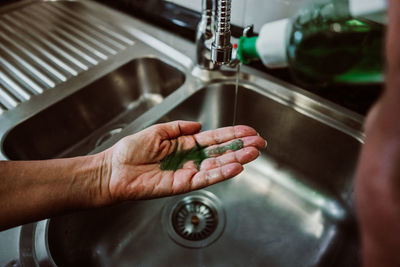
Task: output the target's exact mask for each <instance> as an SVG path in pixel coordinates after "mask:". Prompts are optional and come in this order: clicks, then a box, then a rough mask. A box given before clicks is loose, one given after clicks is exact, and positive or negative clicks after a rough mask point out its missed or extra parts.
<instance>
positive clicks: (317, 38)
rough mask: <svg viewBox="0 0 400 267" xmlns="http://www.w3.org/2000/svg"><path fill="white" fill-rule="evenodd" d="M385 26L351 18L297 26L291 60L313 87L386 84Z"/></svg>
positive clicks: (295, 71) (295, 70)
mask: <svg viewBox="0 0 400 267" xmlns="http://www.w3.org/2000/svg"><path fill="white" fill-rule="evenodd" d="M384 32H385V28H384V26H383V25H380V24H377V23H374V22H369V21H362V20H358V19H354V18H347V19H343V20H340V21H337V20H334V21H326V20H320V21H318V20H316V21H311V22H307V23H305V24H300V23H299V22H295V23H294V24H293V28H292V32H291V35H290V36H291V38H290V39H289V45H288V51H287V54H288V59H289V61H290V65H291V67H292V72H293V74H294V76H295V77H297V78H298V79H299V81H301V82H303V83H305V84H310V85H324V84H327V83H329V84H370V83H381V82H383V79H384V78H383V69H384V53H383V51H384V48H383V40H384Z"/></svg>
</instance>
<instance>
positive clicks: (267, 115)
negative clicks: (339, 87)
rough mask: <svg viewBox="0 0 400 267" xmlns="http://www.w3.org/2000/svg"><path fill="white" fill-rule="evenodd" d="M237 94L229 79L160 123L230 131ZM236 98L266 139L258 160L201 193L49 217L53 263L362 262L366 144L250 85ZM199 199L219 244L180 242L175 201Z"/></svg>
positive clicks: (245, 120) (243, 119)
mask: <svg viewBox="0 0 400 267" xmlns="http://www.w3.org/2000/svg"><path fill="white" fill-rule="evenodd" d="M234 92H235V90H234V84H232V83H231V82H217V83H213V84H210V85H208V86H206V87H204V88H202V89H199V90H198V91H197V92H196V93H195V94H193V95H192V96H190V97H188V98H187V99H186V100H184V101H183V102H182V103H181V104H180V105H178V106H177V107H175V108H174V109H173V110H172V111H170V112H168V113H167V114H165V115H164V116H162V118H161V119H160V122H162V121H170V120H177V119H185V120H195V121H200V122H202V123H203V126H204V128H205V129H212V128H216V127H222V126H227V125H231V124H232V118H233V116H232V115H233V102H234ZM238 96H239V97H238V111H237V116H238V123H240V124H248V125H251V126H253V127H255V128H256V129H257V130H258V131H259V132H260V134H261V135H262V136H263V137H265V138H266V139H267V140H268V141H269V148H268V150H266V151H265V152H264V153H263V154H262V155H261V157H260V158H259V159H258V160H256V161H255V162H253V163H251V164H249V165H248V166H246V168H245V171H244V172H243V173H242V174H241V175H240V176H239V177H237V178H235V179H233V180H231V181H227V182H224V183H222V184H218V185H215V186H212V187H209V188H207V189H205V190H202V191H200V192H193V193H190V194H187V195H183V196H177V197H170V198H165V199H159V200H152V201H141V202H130V203H126V204H123V205H120V206H117V207H111V208H105V209H99V210H92V211H88V212H80V213H76V214H72V215H67V216H63V217H59V218H55V219H51V220H50V221H49V223H48V226H47V227H48V232H47V233H48V237H47V238H48V246H49V251H50V254H51V256H52V259H53V260H54V262H55V263H56V264H57V265H59V266H132V265H133V266H357V260H358V259H357V233H356V230H355V229H356V228H355V225H354V218H353V216H354V213H353V210H352V207H351V196H352V174H353V170H354V166H355V163H356V159H357V154H358V151H359V148H360V142H359V141H358V140H357V139H356V138H354V137H352V136H350V135H348V134H346V133H343V132H342V131H339V130H337V129H335V128H333V127H330V126H329V125H327V124H324V123H322V122H319V121H317V120H315V119H312V118H310V117H309V116H306V115H304V114H302V113H301V112H298V111H296V109H294V108H293V106H291V105H287V104H288V103H286V104H284V103H282V102H281V103H280V102H279V101H276V99H273V98H271V96H269V95H268V93H266V92H263V90H261V88H257V87H256V86H254V85H241V86H240V88H239V95H238ZM199 195H200V196H202V195H205V198H204V199H203V200H200V202H201V203H204V204H205V205H206V206H207V205H208V206H209V207H211V209H212V207H213V206H214V207H215V208H214V209H215V210H216V212H215V213H214V214H212V219H213V220H215V221H216V222H215V223H216V226H219V227H221V229H222V230H219V231H220V233H219V234H218V236H217V237H214V239H213V240H207V238H208V236H203V237H198V238H199V239H196V238H192V239H190V238H189V237H185V236H180V235H179V228H178V227H174V225H175V224H176V223H177V222H175V220H177V218H175V217H174V216H173V215H171V214H172V213H173V212H175V209H176V208H177V206H178V207H179V205H177V203H179V202H180V201H182V200H183V199H185V198H188V197H189V198H190V197H198V196H199ZM210 195H211V196H212V197H210ZM188 203H189V204H190V203H191V202H190V200H189V202H187V203H186V204H185V205H189V204H188ZM220 224H222V225H220ZM214 231H216V230H214Z"/></svg>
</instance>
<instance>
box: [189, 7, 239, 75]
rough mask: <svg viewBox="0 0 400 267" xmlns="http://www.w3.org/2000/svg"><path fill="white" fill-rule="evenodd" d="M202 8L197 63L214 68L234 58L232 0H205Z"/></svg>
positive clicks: (198, 32)
mask: <svg viewBox="0 0 400 267" xmlns="http://www.w3.org/2000/svg"><path fill="white" fill-rule="evenodd" d="M202 10H203V11H202V18H201V21H200V23H199V26H198V28H197V36H196V47H197V63H198V65H199V66H200V67H202V68H204V69H209V70H213V69H217V68H219V66H221V65H223V64H229V63H230V62H231V59H232V43H231V0H203V3H202ZM216 11H217V12H216ZM216 13H217V14H216Z"/></svg>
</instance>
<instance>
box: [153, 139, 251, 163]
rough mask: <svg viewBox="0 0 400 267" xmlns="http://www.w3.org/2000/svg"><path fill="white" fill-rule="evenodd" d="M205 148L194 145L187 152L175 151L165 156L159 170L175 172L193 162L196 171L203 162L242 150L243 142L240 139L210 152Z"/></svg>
mask: <svg viewBox="0 0 400 267" xmlns="http://www.w3.org/2000/svg"><path fill="white" fill-rule="evenodd" d="M206 148H207V147H206V146H200V145H199V144H197V143H196V146H195V147H193V148H191V149H188V150H179V151H178V150H177V149H176V150H175V151H174V152H172V153H171V154H170V155H168V156H166V157H165V158H164V159H163V160H161V162H160V168H161V170H164V171H176V170H178V169H182V168H183V165H185V163H186V162H188V161H193V162H194V164H195V165H196V167H197V169H200V165H201V163H202V162H203V160H205V159H207V158H210V157H215V156H218V155H221V154H223V153H225V152H227V151H229V150H232V151H237V150H239V149H241V148H243V141H242V140H240V139H237V140H234V141H233V142H232V143H230V144H229V145H226V146H219V147H217V148H213V149H210V150H208V151H207V150H206Z"/></svg>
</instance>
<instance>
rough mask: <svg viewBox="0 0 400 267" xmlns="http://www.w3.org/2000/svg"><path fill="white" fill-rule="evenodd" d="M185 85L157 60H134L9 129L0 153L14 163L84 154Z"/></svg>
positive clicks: (182, 77) (182, 78)
mask: <svg viewBox="0 0 400 267" xmlns="http://www.w3.org/2000/svg"><path fill="white" fill-rule="evenodd" d="M184 81H185V75H184V74H183V73H182V72H181V71H179V70H178V69H176V68H174V67H172V66H170V65H168V64H166V63H164V62H163V61H161V60H159V59H157V58H138V59H134V60H133V61H131V62H129V63H127V64H125V65H123V66H121V67H119V68H118V69H116V70H115V71H113V72H111V73H109V74H108V75H106V76H104V77H102V78H100V79H98V80H97V81H95V82H93V83H92V84H90V85H88V86H86V87H84V88H82V89H81V90H79V91H77V92H76V93H74V94H72V95H70V96H69V97H67V98H64V99H63V100H62V101H60V102H58V103H56V104H54V105H52V106H50V107H49V108H47V109H45V110H43V111H41V112H40V113H39V114H37V115H35V116H33V117H31V118H29V119H27V120H26V121H24V122H23V123H21V124H19V125H17V126H16V127H14V128H13V129H11V131H10V132H9V133H8V134H7V136H6V137H5V139H4V141H3V152H4V154H5V155H6V156H7V157H8V158H9V159H13V160H18V159H19V160H28V159H29V160H40V159H49V158H56V157H61V156H76V155H84V154H87V153H89V152H90V151H91V150H93V149H94V148H95V147H96V146H97V145H100V144H101V143H103V142H104V141H105V140H106V139H108V138H109V137H110V136H112V135H113V134H116V133H118V132H120V131H121V130H122V129H123V127H124V126H125V125H126V124H127V123H129V122H131V121H133V120H134V119H135V118H137V117H139V116H140V115H141V114H143V113H144V112H145V111H147V110H149V109H150V108H152V107H153V106H155V105H157V104H159V103H160V102H162V101H163V99H164V98H165V97H167V96H168V95H170V94H171V93H172V92H173V91H175V90H176V89H177V88H179V87H180V86H181V85H182V84H183V83H184ZM27 133H29V134H27ZM49 144H51V145H49Z"/></svg>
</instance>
